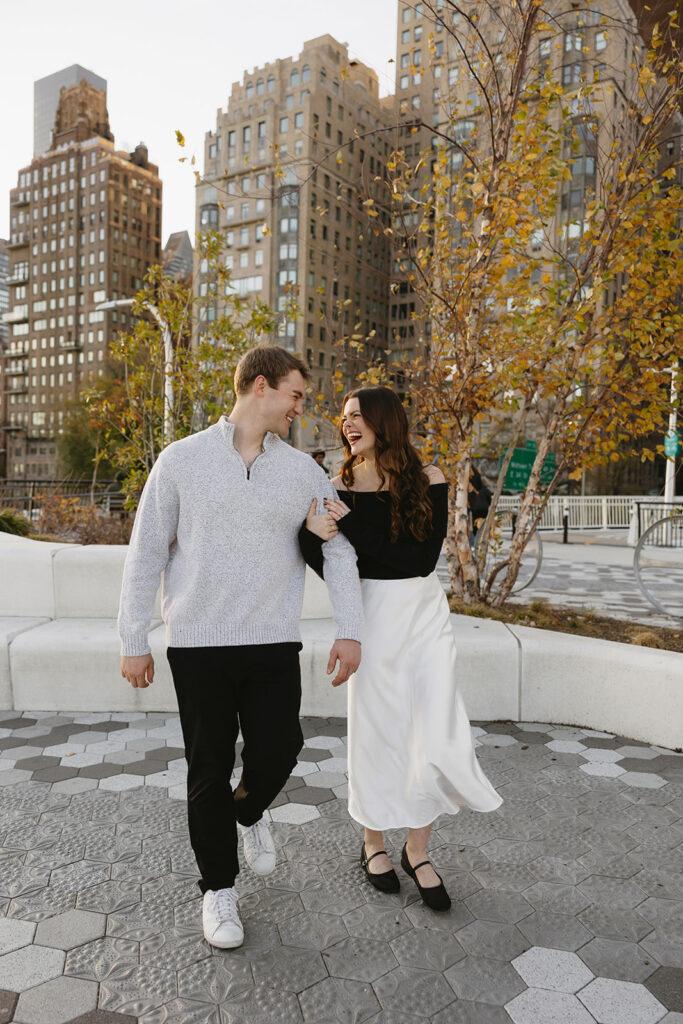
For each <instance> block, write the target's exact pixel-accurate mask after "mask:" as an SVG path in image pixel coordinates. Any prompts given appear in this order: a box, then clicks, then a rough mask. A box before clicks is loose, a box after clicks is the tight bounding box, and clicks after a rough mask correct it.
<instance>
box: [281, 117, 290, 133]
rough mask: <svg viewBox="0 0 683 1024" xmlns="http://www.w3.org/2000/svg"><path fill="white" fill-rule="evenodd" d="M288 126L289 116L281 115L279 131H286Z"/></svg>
mask: <svg viewBox="0 0 683 1024" xmlns="http://www.w3.org/2000/svg"><path fill="white" fill-rule="evenodd" d="M288 128H289V118H287V117H281V118H280V133H281V134H282V133H283V132H286V131H287V130H288Z"/></svg>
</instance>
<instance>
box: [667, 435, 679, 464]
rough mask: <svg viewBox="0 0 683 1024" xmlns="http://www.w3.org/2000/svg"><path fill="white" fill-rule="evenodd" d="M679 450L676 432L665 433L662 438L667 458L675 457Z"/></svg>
mask: <svg viewBox="0 0 683 1024" xmlns="http://www.w3.org/2000/svg"><path fill="white" fill-rule="evenodd" d="M680 450H681V440H680V437H679V436H678V434H667V435H666V437H665V438H664V454H665V455H666V457H667V458H668V459H675V458H676V456H677V455H678V453H679V451H680Z"/></svg>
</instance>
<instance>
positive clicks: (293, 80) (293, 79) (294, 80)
mask: <svg viewBox="0 0 683 1024" xmlns="http://www.w3.org/2000/svg"><path fill="white" fill-rule="evenodd" d="M289 84H290V85H298V84H299V69H298V68H292V72H291V74H290V76H289Z"/></svg>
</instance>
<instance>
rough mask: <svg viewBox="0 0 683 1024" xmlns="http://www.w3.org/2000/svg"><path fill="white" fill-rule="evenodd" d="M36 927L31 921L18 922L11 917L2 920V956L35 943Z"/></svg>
mask: <svg viewBox="0 0 683 1024" xmlns="http://www.w3.org/2000/svg"><path fill="white" fill-rule="evenodd" d="M35 930H36V926H35V925H34V924H32V923H31V922H30V921H17V920H15V919H14V918H11V917H3V918H0V956H1V955H3V954H5V953H11V952H12V950H14V949H21V947H22V946H28V945H29V944H30V943H31V942H32V941H33V934H34V932H35Z"/></svg>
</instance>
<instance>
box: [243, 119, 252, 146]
mask: <svg viewBox="0 0 683 1024" xmlns="http://www.w3.org/2000/svg"><path fill="white" fill-rule="evenodd" d="M242 145H243V147H244V148H245V149H249V146H250V145H251V125H248V124H247V125H245V126H244V128H243V129H242Z"/></svg>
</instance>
